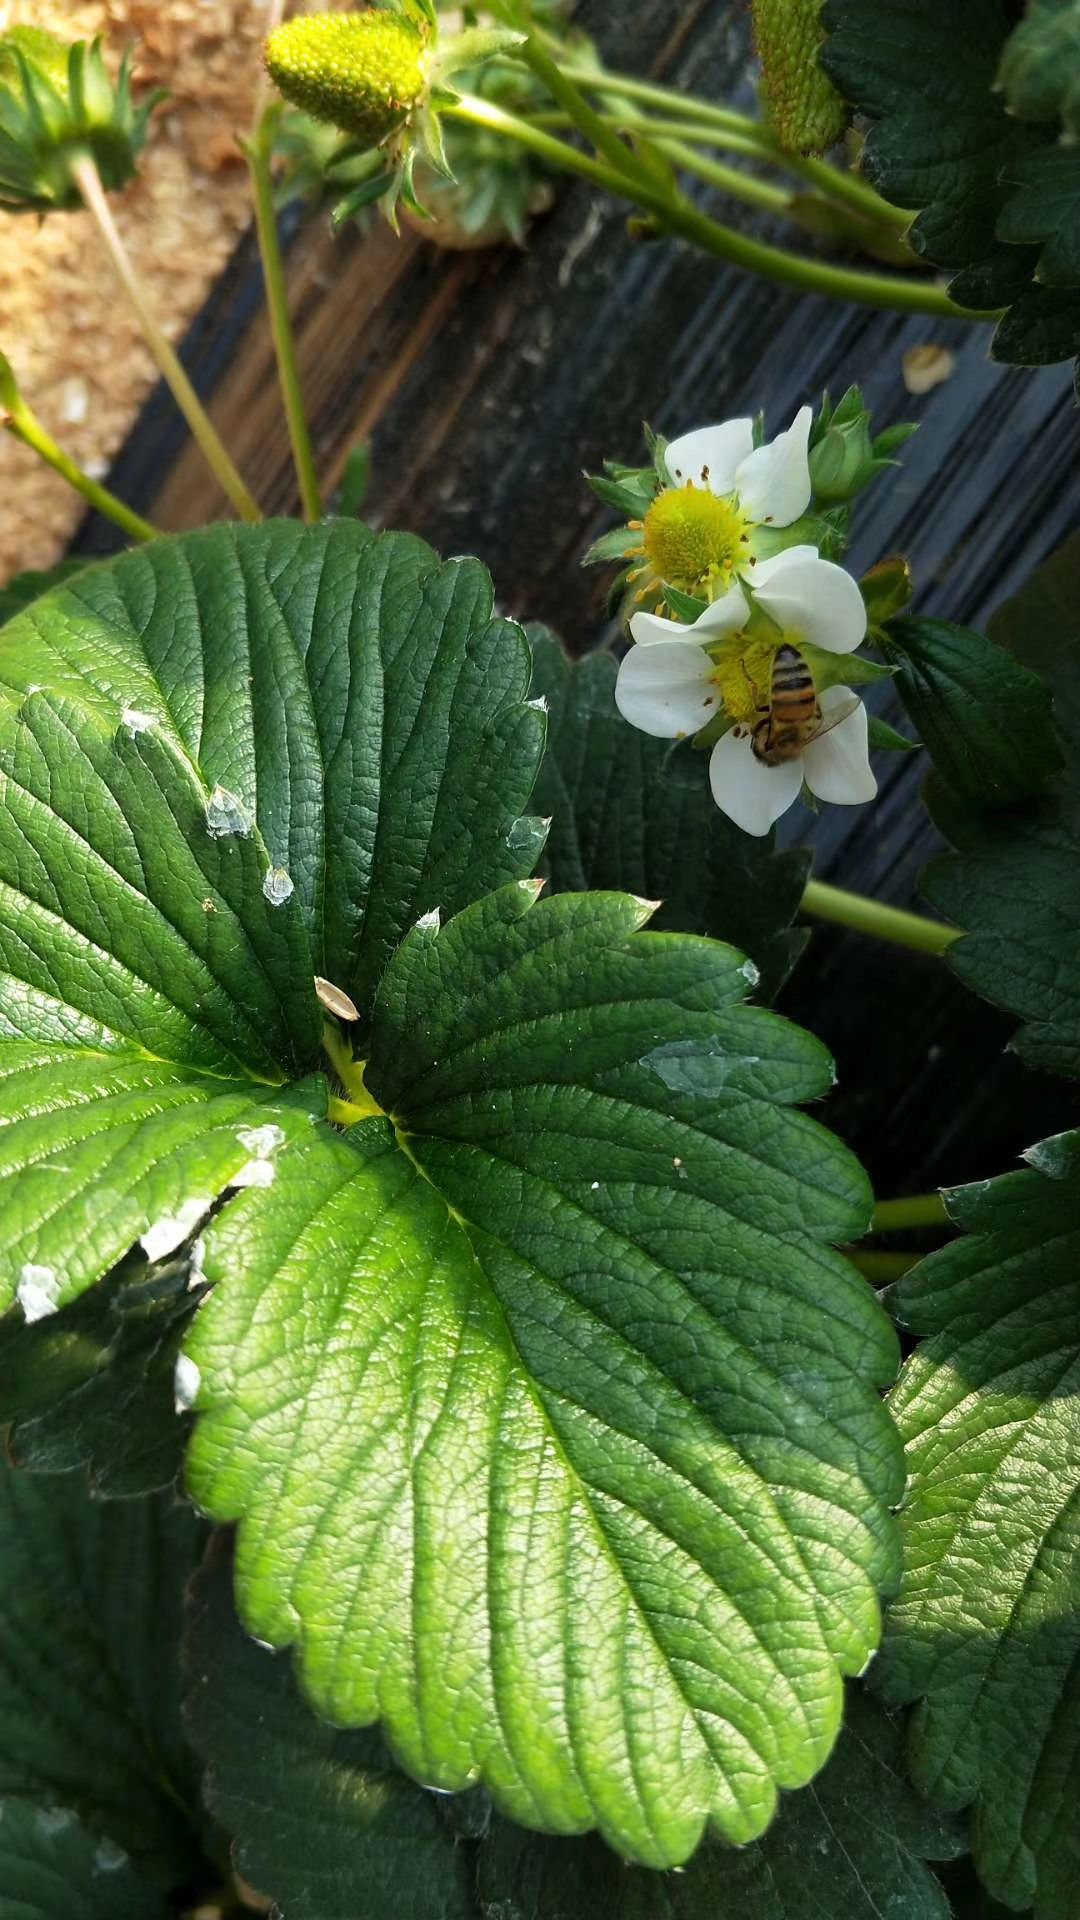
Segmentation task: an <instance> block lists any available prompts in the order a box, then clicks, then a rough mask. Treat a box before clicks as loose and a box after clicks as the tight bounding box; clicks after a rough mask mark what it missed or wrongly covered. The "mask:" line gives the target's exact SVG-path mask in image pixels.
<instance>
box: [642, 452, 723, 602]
mask: <svg viewBox="0 0 1080 1920" xmlns="http://www.w3.org/2000/svg"><path fill="white" fill-rule="evenodd" d="M642 539H643V541H644V545H645V553H646V556H647V557H648V560H649V562H650V564H651V566H652V569H653V572H654V573H655V574H656V575H657V576H658V577H659V578H660V579H661V580H666V581H667V582H668V583H669V585H671V586H673V587H676V588H678V589H679V591H680V592H683V593H694V592H697V591H700V589H701V588H703V587H704V588H707V589H709V591H710V597H711V598H713V599H715V598H717V597H718V595H719V594H720V593H722V592H723V591H724V590H725V588H726V587H727V586H728V585H729V584H730V581H731V576H732V573H733V572H734V569H735V563H736V561H737V560H738V559H739V558H740V550H741V551H742V552H743V553H745V550H746V521H745V520H744V518H743V515H742V514H741V513H740V511H739V508H738V506H737V505H736V503H735V501H734V500H718V499H717V497H716V495H715V494H714V493H708V492H707V491H706V490H705V489H704V488H702V487H695V486H694V484H693V482H692V481H691V482H690V483H689V485H687V486H685V487H665V489H664V491H663V493H658V494H657V496H656V499H655V500H654V501H653V503H652V506H651V507H650V508H649V511H648V513H647V514H646V515H645V530H644V533H643V535H642Z"/></svg>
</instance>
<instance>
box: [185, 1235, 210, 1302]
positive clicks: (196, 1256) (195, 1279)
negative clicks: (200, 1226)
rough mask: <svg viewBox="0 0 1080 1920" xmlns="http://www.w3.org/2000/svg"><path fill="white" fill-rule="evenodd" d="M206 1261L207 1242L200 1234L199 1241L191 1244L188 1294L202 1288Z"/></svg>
mask: <svg viewBox="0 0 1080 1920" xmlns="http://www.w3.org/2000/svg"><path fill="white" fill-rule="evenodd" d="M205 1261H206V1241H205V1240H204V1239H203V1237H202V1234H201V1233H200V1235H199V1237H198V1239H197V1240H193V1241H192V1243H191V1254H190V1257H189V1259H188V1292H189V1293H194V1292H195V1290H196V1289H197V1288H198V1287H201V1286H202V1285H203V1281H204V1278H205V1276H204V1273H203V1267H204V1264H205Z"/></svg>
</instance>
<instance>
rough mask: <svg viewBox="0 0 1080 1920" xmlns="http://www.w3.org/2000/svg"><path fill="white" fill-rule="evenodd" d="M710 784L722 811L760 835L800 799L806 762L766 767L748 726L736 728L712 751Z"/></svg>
mask: <svg viewBox="0 0 1080 1920" xmlns="http://www.w3.org/2000/svg"><path fill="white" fill-rule="evenodd" d="M837 732H839V728H837ZM709 785H710V786H711V788H712V795H713V799H714V800H715V801H716V804H717V806H718V807H719V809H720V811H721V813H726V814H727V816H728V819H729V820H734V822H735V825H736V826H737V827H741V828H742V830H743V832H744V833H755V834H758V835H760V834H763V833H768V831H769V828H770V827H771V826H772V824H773V822H774V820H779V818H780V815H781V814H782V813H786V812H787V810H788V808H789V807H790V806H793V805H794V803H795V801H796V800H797V799H798V797H799V792H800V790H801V788H802V765H801V763H800V762H799V761H798V760H788V761H786V762H785V763H784V765H783V766H780V767H765V766H762V764H761V761H760V760H759V759H758V758H757V756H756V755H755V753H754V750H753V748H752V747H751V745H750V735H749V733H748V732H747V730H746V728H745V727H732V728H731V729H730V731H729V732H728V733H723V734H721V736H720V738H719V740H718V741H717V743H716V745H715V747H714V748H713V750H712V755H711V758H710V760H709Z"/></svg>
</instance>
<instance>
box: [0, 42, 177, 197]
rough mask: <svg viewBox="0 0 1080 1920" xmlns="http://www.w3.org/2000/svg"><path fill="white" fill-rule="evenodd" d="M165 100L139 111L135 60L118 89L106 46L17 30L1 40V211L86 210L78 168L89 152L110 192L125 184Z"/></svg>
mask: <svg viewBox="0 0 1080 1920" xmlns="http://www.w3.org/2000/svg"><path fill="white" fill-rule="evenodd" d="M163 98H164V95H163V94H161V93H154V94H152V95H151V96H150V98H149V99H148V100H146V101H145V102H144V104H143V105H142V106H141V107H139V108H138V109H136V108H135V107H134V106H133V104H132V99H131V83H130V70H129V61H128V57H127V56H126V55H125V58H124V60H123V62H122V64H121V68H120V75H119V78H118V80H117V82H116V84H115V86H114V85H113V82H112V81H111V80H110V78H109V75H108V71H107V69H106V66H105V62H104V59H103V57H102V52H101V42H100V40H95V41H93V42H89V41H85V40H79V41H76V42H75V44H74V45H73V46H66V45H65V44H64V43H63V42H62V41H60V40H57V39H56V38H55V37H54V36H53V35H52V34H51V33H46V32H45V30H44V29H43V28H41V27H12V28H11V29H10V31H9V32H8V33H5V34H2V35H0V206H2V207H5V208H7V209H8V210H10V211H13V212H26V211H36V212H42V213H46V212H49V211H50V210H51V209H53V208H57V207H77V206H80V205H81V197H80V194H79V189H78V187H77V186H76V185H75V181H74V179H73V177H72V171H71V169H72V164H73V162H74V160H75V159H76V158H77V157H78V156H79V155H80V154H85V153H89V154H90V156H91V158H92V159H93V161H94V164H95V166H96V167H97V170H98V172H99V173H100V175H101V178H102V182H103V184H104V185H105V187H106V188H108V189H110V190H115V189H116V188H117V187H122V186H124V185H126V183H127V181H129V180H130V179H131V178H132V177H133V175H134V173H135V171H136V163H137V160H138V155H139V153H140V152H141V151H142V148H143V146H144V144H145V141H146V133H147V125H148V122H149V119H150V115H151V113H152V112H153V110H154V108H155V107H156V106H157V104H158V101H159V100H161V99H163Z"/></svg>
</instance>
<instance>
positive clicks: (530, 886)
mask: <svg viewBox="0 0 1080 1920" xmlns="http://www.w3.org/2000/svg"><path fill="white" fill-rule="evenodd" d="M517 885H518V886H519V887H520V888H521V891H522V893H527V894H530V895H531V896H532V898H533V899H534V900H539V898H540V895H541V894H542V893H543V891H544V887H545V885H546V882H545V881H543V880H540V879H533V880H519V881H518V882H517Z"/></svg>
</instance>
